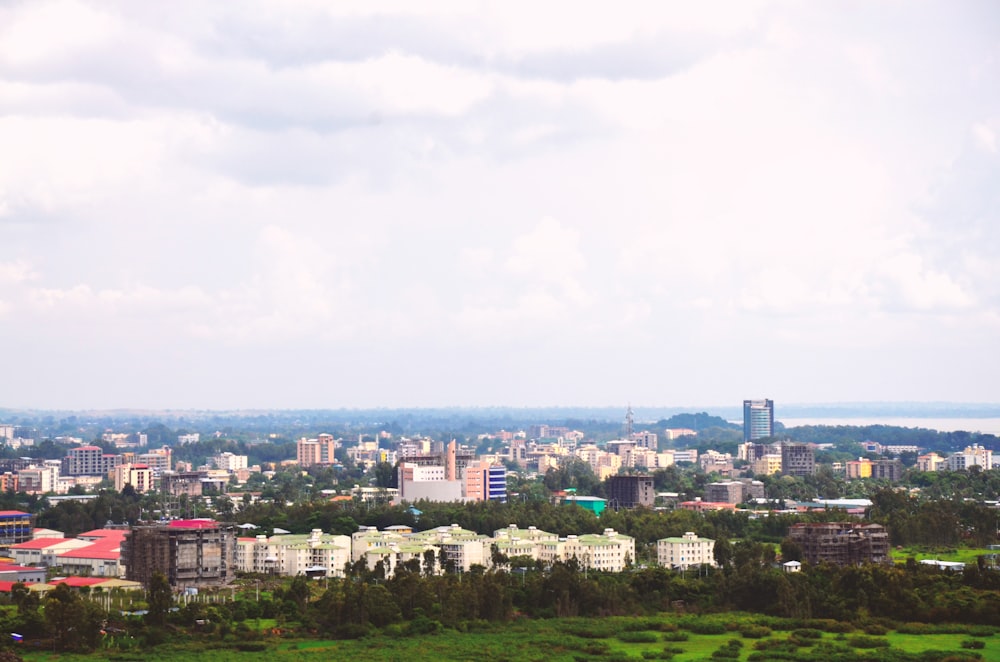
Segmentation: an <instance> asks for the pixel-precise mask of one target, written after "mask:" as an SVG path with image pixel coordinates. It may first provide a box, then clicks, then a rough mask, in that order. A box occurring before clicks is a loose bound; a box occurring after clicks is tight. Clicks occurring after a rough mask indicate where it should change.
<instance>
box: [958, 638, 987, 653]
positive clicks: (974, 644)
mask: <svg viewBox="0 0 1000 662" xmlns="http://www.w3.org/2000/svg"><path fill="white" fill-rule="evenodd" d="M962 648H969V649H972V650H979V649H982V648H986V642H985V641H977V640H976V639H966V640H965V641H963V642H962Z"/></svg>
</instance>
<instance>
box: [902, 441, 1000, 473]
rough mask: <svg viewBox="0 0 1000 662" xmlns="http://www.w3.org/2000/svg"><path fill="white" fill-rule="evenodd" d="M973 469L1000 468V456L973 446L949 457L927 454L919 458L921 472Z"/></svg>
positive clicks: (918, 466) (978, 446)
mask: <svg viewBox="0 0 1000 662" xmlns="http://www.w3.org/2000/svg"><path fill="white" fill-rule="evenodd" d="M972 467H979V469H980V470H981V471H987V470H989V469H993V468H994V467H1000V455H998V454H997V453H994V452H993V451H991V450H990V449H988V448H984V447H983V446H980V445H978V444H973V445H972V446H966V447H965V449H964V450H961V451H958V452H956V453H951V454H950V455H948V456H947V457H941V456H940V455H938V454H937V453H927V454H926V455H921V456H919V457H917V468H918V469H919V470H920V471H943V470H947V471H963V470H968V469H971V468H972Z"/></svg>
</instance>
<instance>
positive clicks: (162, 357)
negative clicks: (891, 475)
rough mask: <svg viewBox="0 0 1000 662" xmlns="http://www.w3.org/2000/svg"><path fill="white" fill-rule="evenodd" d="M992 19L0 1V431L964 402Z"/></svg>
mask: <svg viewBox="0 0 1000 662" xmlns="http://www.w3.org/2000/svg"><path fill="white" fill-rule="evenodd" d="M997 34H1000V8H998V6H997V5H996V4H995V3H990V2H963V3H919V2H918V3H860V2H858V3H837V4H833V3H803V4H794V3H783V2H773V3H772V2H739V3H672V4H665V3H648V4H643V3H627V4H624V5H623V4H616V5H615V6H614V7H611V6H600V8H599V9H595V8H593V7H587V6H580V4H579V3H545V4H543V5H540V6H538V5H530V6H529V5H527V4H517V3H502V4H501V3H496V4H494V3H468V2H461V3H454V4H445V3H416V4H414V3H398V4H395V3H369V2H365V3H357V4H351V3H333V4H328V3H312V2H297V3H296V2H280V3H279V2H264V3H257V4H253V5H247V4H241V3H220V4H206V3H175V2H171V3H129V2H111V3H96V2H73V1H57V2H48V1H39V2H9V3H4V4H3V5H2V6H0V153H2V154H3V156H2V157H0V249H2V250H0V346H2V348H3V351H2V356H3V360H2V365H3V370H4V373H5V375H6V378H5V379H4V380H2V385H0V402H2V403H3V404H4V406H8V407H33V408H66V409H84V408H168V407H169V408H198V409H213V408H220V409H231V408H314V407H379V406H392V407H414V406H415V407H430V406H448V405H465V406H474V405H479V406H482V405H493V404H495V405H509V406H553V405H556V406H558V405H573V406H603V405H623V404H624V403H625V402H627V401H631V402H632V403H633V404H634V405H677V406H682V405H686V404H699V405H711V404H720V405H727V406H735V405H738V403H739V402H741V401H742V400H743V399H745V398H748V397H767V398H773V399H774V400H775V401H776V402H779V403H782V404H784V403H796V402H797V403H808V402H843V401H848V402H865V401H884V402H898V401H944V402H979V403H984V402H985V403H989V402H993V403H996V402H1000V381H998V380H997V379H996V375H997V374H1000V343H998V341H997V339H998V338H1000V263H998V262H997V260H996V256H997V255H998V254H1000V223H998V222H997V221H998V219H997V218H996V216H997V211H998V209H1000V189H998V187H997V182H1000V154H998V133H1000V85H997V81H998V80H1000V41H998V40H997V38H996V37H997Z"/></svg>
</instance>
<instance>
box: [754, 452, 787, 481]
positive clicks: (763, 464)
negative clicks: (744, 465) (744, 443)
mask: <svg viewBox="0 0 1000 662" xmlns="http://www.w3.org/2000/svg"><path fill="white" fill-rule="evenodd" d="M780 472H781V456H780V455H778V454H776V453H775V454H769V455H764V456H762V457H761V458H760V459H757V460H754V463H753V473H754V475H755V476H770V475H771V474H776V473H780Z"/></svg>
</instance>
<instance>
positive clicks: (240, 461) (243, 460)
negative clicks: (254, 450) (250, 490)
mask: <svg viewBox="0 0 1000 662" xmlns="http://www.w3.org/2000/svg"><path fill="white" fill-rule="evenodd" d="M212 466H214V467H215V468H216V469H222V470H224V471H228V472H230V473H232V472H234V471H239V470H240V469H246V468H247V456H246V455H235V454H233V453H230V452H228V451H227V452H225V453H219V454H218V455H215V456H213V457H212Z"/></svg>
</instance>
